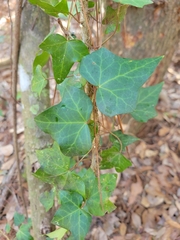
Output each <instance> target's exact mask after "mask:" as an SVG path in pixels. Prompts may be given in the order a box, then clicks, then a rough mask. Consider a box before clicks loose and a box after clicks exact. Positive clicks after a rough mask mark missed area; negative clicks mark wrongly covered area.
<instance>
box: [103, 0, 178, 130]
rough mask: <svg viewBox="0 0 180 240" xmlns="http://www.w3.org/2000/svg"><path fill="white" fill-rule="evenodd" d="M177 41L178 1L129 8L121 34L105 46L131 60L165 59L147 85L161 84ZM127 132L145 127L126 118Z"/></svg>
mask: <svg viewBox="0 0 180 240" xmlns="http://www.w3.org/2000/svg"><path fill="white" fill-rule="evenodd" d="M179 41H180V1H179V0H154V4H151V5H147V6H145V7H144V8H143V9H140V8H136V7H129V8H128V11H127V15H126V16H125V20H124V22H123V23H122V25H121V32H120V33H118V34H116V35H115V36H114V37H112V38H111V40H110V41H109V42H108V45H109V46H108V48H109V49H110V50H111V51H112V52H114V53H115V54H117V55H119V56H122V57H125V58H131V59H142V58H151V57H156V56H162V55H164V59H163V60H162V61H161V63H160V64H159V66H158V67H157V68H156V70H155V72H154V73H153V75H152V76H151V77H150V79H149V80H148V83H147V84H146V85H147V86H148V85H154V84H157V83H159V82H161V81H163V77H164V74H165V73H166V70H167V68H168V66H169V64H170V62H171V59H172V56H173V54H174V52H175V50H176V48H177V46H178V42H179ZM123 121H124V122H126V123H127V122H128V129H127V131H129V132H132V133H134V134H137V133H139V132H140V131H141V132H143V128H144V127H145V124H142V123H139V122H137V121H135V120H134V119H132V118H130V117H129V116H127V117H125V118H124V119H123Z"/></svg>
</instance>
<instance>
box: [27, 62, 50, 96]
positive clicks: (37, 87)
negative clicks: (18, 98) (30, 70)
mask: <svg viewBox="0 0 180 240" xmlns="http://www.w3.org/2000/svg"><path fill="white" fill-rule="evenodd" d="M46 85H47V80H46V74H45V73H43V72H42V67H41V66H40V65H38V66H37V67H36V69H35V70H34V74H33V79H32V87H31V90H32V91H33V92H35V93H37V94H38V95H39V96H40V94H41V92H42V90H43V88H45V86H46Z"/></svg>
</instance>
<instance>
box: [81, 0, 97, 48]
mask: <svg viewBox="0 0 180 240" xmlns="http://www.w3.org/2000/svg"><path fill="white" fill-rule="evenodd" d="M80 3H81V10H82V13H83V17H84V21H85V23H86V27H87V29H88V32H89V38H90V43H91V46H93V48H94V43H93V39H92V32H91V29H90V26H89V22H88V19H87V15H86V11H85V7H84V3H83V0H80ZM83 27H84V26H83ZM85 44H88V43H87V42H85Z"/></svg>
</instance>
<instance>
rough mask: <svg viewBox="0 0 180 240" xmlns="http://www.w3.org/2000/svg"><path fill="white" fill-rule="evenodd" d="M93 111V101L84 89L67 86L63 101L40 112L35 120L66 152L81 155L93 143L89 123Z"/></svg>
mask: <svg viewBox="0 0 180 240" xmlns="http://www.w3.org/2000/svg"><path fill="white" fill-rule="evenodd" d="M91 112H92V103H91V100H90V99H89V97H88V96H87V95H86V94H85V93H84V91H83V90H81V89H78V88H76V87H72V86H70V87H68V86H67V89H66V91H65V93H64V95H63V99H62V101H61V103H59V104H57V105H55V106H53V107H51V108H49V109H47V110H45V111H44V112H42V113H41V114H39V115H38V116H37V117H35V121H36V123H37V125H38V126H39V128H40V129H42V130H43V131H44V132H46V133H49V134H50V135H51V136H52V138H53V139H55V140H56V141H57V142H58V144H59V145H60V146H61V150H62V152H63V153H64V154H66V155H72V156H74V155H81V154H85V153H86V152H88V151H89V149H90V148H91V144H92V143H91V135H90V130H89V127H88V125H87V121H88V120H89V118H90V115H91Z"/></svg>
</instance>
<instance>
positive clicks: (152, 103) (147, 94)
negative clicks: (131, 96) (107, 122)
mask: <svg viewBox="0 0 180 240" xmlns="http://www.w3.org/2000/svg"><path fill="white" fill-rule="evenodd" d="M162 86H163V83H159V84H157V85H155V86H151V87H147V88H141V89H140V91H139V96H138V101H137V106H136V109H135V110H134V111H133V112H132V113H131V115H132V117H133V118H134V119H136V120H137V121H140V122H147V121H148V120H149V119H150V118H153V117H155V116H156V115H157V113H156V110H155V107H156V104H157V102H158V98H159V94H160V92H161V90H162Z"/></svg>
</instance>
